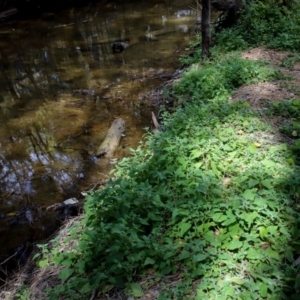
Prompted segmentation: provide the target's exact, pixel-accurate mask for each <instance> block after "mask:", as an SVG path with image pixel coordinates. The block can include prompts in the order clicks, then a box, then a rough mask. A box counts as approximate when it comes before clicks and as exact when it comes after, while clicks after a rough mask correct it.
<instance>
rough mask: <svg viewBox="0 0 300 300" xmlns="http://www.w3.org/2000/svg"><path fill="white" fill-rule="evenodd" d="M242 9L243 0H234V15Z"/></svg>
mask: <svg viewBox="0 0 300 300" xmlns="http://www.w3.org/2000/svg"><path fill="white" fill-rule="evenodd" d="M242 7H243V0H235V13H236V14H237V13H238V12H239V10H240V9H241V8H242Z"/></svg>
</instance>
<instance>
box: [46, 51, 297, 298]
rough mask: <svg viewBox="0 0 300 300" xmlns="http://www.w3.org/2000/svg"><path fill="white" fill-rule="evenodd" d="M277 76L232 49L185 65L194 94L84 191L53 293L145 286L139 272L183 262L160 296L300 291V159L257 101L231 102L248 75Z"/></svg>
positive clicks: (166, 269)
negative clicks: (106, 178) (78, 223)
mask: <svg viewBox="0 0 300 300" xmlns="http://www.w3.org/2000/svg"><path fill="white" fill-rule="evenodd" d="M273 76H274V71H272V70H270V69H269V68H266V65H265V64H264V63H261V62H248V61H244V60H242V59H241V58H238V57H237V56H235V55H232V56H231V57H225V58H224V59H223V60H220V61H219V62H218V63H216V64H215V65H212V64H211V63H207V64H204V65H203V66H202V67H201V68H199V69H191V70H189V71H188V72H186V73H185V74H184V76H183V78H182V80H181V81H180V82H179V83H178V85H177V86H175V87H174V94H176V95H177V97H184V96H188V97H189V99H190V101H188V102H187V103H185V105H183V106H182V107H181V108H179V109H178V110H177V111H176V112H175V113H174V114H170V113H168V112H165V113H164V123H163V124H162V128H163V132H161V133H159V134H157V135H155V136H152V135H150V134H148V135H147V136H146V137H145V142H144V143H142V144H141V145H140V146H139V147H138V149H136V150H132V154H133V155H132V157H130V158H125V159H123V160H122V161H121V162H119V163H118V164H117V165H116V168H115V179H113V180H111V181H110V183H109V184H108V186H107V187H106V188H104V189H102V190H99V191H93V192H91V193H90V194H89V195H88V196H87V198H86V204H85V216H84V219H83V222H82V226H83V229H80V230H75V231H74V233H73V235H72V236H73V238H74V237H75V236H76V238H77V240H78V246H77V247H76V249H75V250H72V251H69V252H66V253H58V252H56V253H54V254H53V259H52V261H54V262H55V263H58V264H60V265H63V266H65V269H64V270H63V271H62V272H61V274H60V279H61V285H58V286H56V287H55V289H53V290H52V291H50V292H49V293H50V295H51V296H50V299H58V298H59V297H62V295H67V296H68V297H71V298H72V299H87V298H88V295H89V294H90V293H91V291H93V290H103V291H105V290H107V289H109V288H110V287H111V286H114V287H119V288H124V289H126V290H127V293H128V294H130V295H132V296H134V297H141V296H142V295H143V288H142V286H140V285H139V284H137V283H135V282H136V280H139V279H141V278H143V277H144V276H147V272H150V271H149V270H151V274H155V276H157V278H163V276H165V275H168V274H175V273H177V274H180V280H179V282H177V284H175V285H172V288H168V289H162V290H163V292H162V293H161V295H160V296H159V299H293V298H292V297H297V293H298V292H299V279H298V278H299V266H298V264H297V263H295V261H296V259H297V258H298V256H299V253H300V243H299V236H300V234H299V230H298V228H299V222H300V213H299V207H298V204H297V199H299V194H300V190H299V188H298V186H299V185H300V176H299V174H300V172H299V171H300V170H299V167H298V166H297V165H295V164H291V163H290V161H289V159H290V157H291V151H290V149H289V147H288V146H287V145H286V144H284V143H278V142H277V141H275V139H274V134H276V132H274V129H272V128H270V126H269V125H267V124H265V123H264V122H262V121H261V120H260V117H259V115H258V114H257V112H255V111H253V110H252V109H251V108H250V107H249V105H248V104H247V103H244V102H239V103H230V102H228V96H229V95H230V93H231V91H232V90H233V89H234V88H236V87H238V86H239V85H241V84H244V83H250V82H255V81H258V80H266V79H268V78H272V77H273ZM43 261H44V259H42V260H40V265H41V264H44V263H42V262H43ZM48 261H49V260H48ZM70 295H71V296H70ZM295 299H297V298H295Z"/></svg>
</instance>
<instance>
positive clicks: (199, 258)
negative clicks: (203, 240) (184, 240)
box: [193, 253, 208, 262]
mask: <svg viewBox="0 0 300 300" xmlns="http://www.w3.org/2000/svg"><path fill="white" fill-rule="evenodd" d="M207 257H208V255H207V254H201V253H200V254H196V255H194V257H193V261H194V262H199V261H203V260H205V259H206V258H207Z"/></svg>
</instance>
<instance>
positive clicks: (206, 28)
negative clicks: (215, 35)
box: [201, 0, 211, 59]
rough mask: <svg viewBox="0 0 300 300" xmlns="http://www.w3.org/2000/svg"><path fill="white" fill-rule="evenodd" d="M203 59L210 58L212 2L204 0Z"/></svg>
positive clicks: (202, 25)
mask: <svg viewBox="0 0 300 300" xmlns="http://www.w3.org/2000/svg"><path fill="white" fill-rule="evenodd" d="M201 31H202V58H203V59H205V58H208V57H210V51H209V48H210V39H211V34H210V0H202V20H201Z"/></svg>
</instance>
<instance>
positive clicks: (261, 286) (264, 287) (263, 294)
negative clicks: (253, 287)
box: [258, 282, 268, 298]
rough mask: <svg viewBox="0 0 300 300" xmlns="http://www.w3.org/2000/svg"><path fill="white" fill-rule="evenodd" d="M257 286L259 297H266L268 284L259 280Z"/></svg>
mask: <svg viewBox="0 0 300 300" xmlns="http://www.w3.org/2000/svg"><path fill="white" fill-rule="evenodd" d="M258 286H259V294H260V295H261V297H263V298H266V297H267V296H268V286H267V285H266V284H265V283H264V282H260V283H259V284H258Z"/></svg>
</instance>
